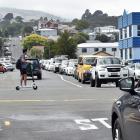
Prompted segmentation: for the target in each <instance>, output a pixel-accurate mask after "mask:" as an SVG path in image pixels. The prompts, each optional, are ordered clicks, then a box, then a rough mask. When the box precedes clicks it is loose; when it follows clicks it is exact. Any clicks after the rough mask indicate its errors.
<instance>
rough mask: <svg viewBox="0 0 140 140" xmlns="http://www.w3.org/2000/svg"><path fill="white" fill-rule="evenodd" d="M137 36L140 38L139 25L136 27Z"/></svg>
mask: <svg viewBox="0 0 140 140" xmlns="http://www.w3.org/2000/svg"><path fill="white" fill-rule="evenodd" d="M137 36H140V25H138V26H137Z"/></svg>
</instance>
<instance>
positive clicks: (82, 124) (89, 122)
mask: <svg viewBox="0 0 140 140" xmlns="http://www.w3.org/2000/svg"><path fill="white" fill-rule="evenodd" d="M107 120H108V118H95V119H82V120H74V121H75V122H76V124H78V125H79V129H80V130H91V129H92V130H98V129H99V128H98V127H97V126H96V125H95V124H94V122H99V123H101V124H102V125H103V126H105V127H106V128H108V129H111V126H110V125H109V124H108V123H107V122H106V121H107Z"/></svg>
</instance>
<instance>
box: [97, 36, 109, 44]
mask: <svg viewBox="0 0 140 140" xmlns="http://www.w3.org/2000/svg"><path fill="white" fill-rule="evenodd" d="M96 40H99V41H101V42H109V40H110V38H109V37H108V36H106V35H105V34H101V35H96Z"/></svg>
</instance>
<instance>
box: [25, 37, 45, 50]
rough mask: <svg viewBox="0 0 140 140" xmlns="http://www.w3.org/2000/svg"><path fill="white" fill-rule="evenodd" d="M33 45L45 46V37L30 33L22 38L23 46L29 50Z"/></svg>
mask: <svg viewBox="0 0 140 140" xmlns="http://www.w3.org/2000/svg"><path fill="white" fill-rule="evenodd" d="M33 46H47V38H46V37H42V36H40V35H37V34H31V35H29V36H26V37H25V38H24V39H23V47H24V48H27V49H28V50H30V49H31V48H32V47H33Z"/></svg>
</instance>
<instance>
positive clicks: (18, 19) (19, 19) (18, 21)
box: [15, 16, 23, 23]
mask: <svg viewBox="0 0 140 140" xmlns="http://www.w3.org/2000/svg"><path fill="white" fill-rule="evenodd" d="M15 21H16V22H17V23H23V18H22V17H21V16H16V17H15Z"/></svg>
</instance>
